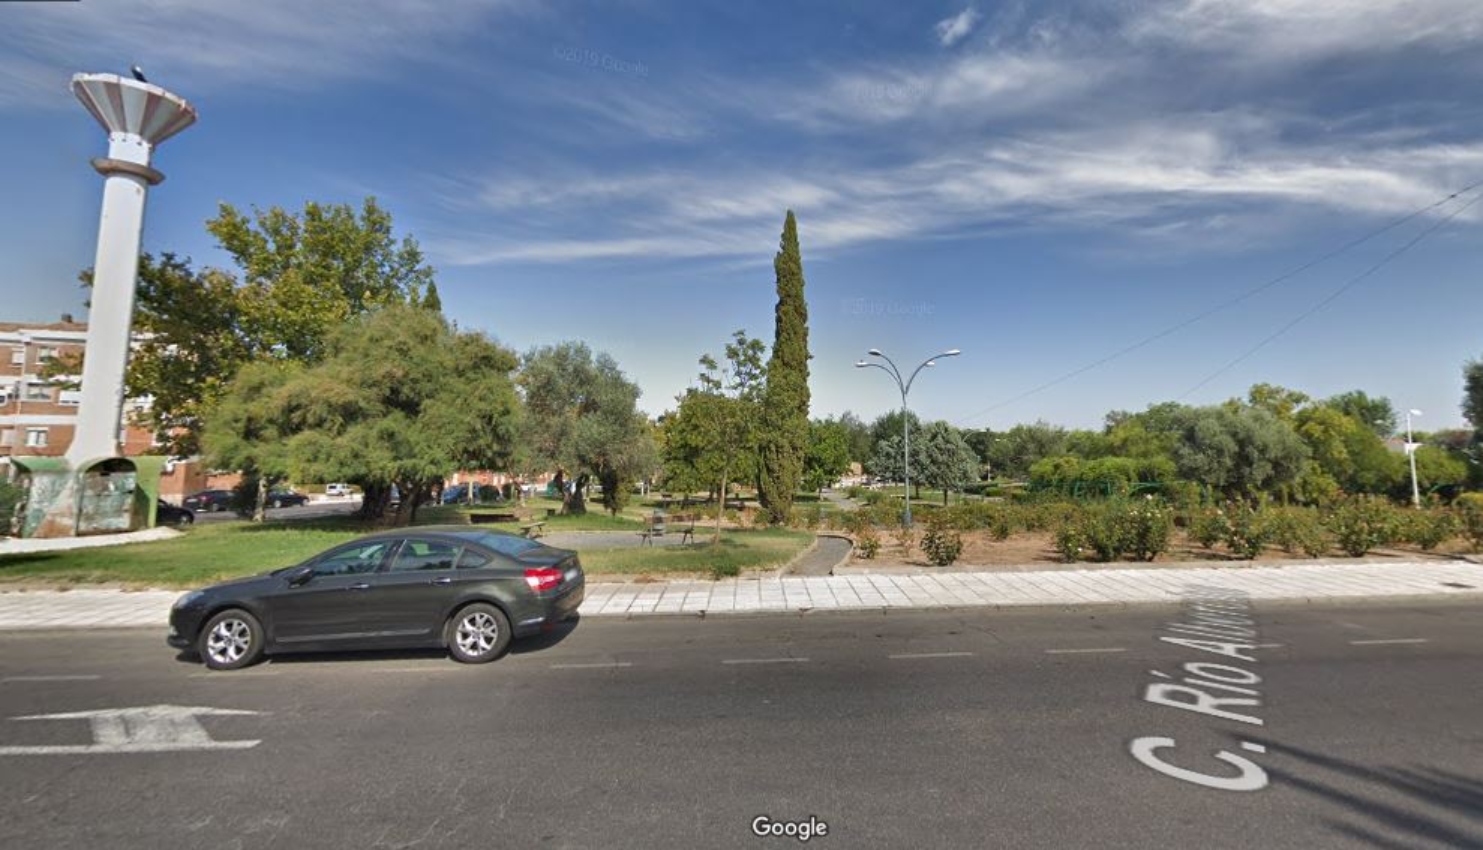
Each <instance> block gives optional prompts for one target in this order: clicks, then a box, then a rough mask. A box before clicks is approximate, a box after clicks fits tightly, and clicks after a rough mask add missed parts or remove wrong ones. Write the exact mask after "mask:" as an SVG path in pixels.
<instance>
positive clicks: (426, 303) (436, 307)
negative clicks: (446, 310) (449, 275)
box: [422, 280, 443, 313]
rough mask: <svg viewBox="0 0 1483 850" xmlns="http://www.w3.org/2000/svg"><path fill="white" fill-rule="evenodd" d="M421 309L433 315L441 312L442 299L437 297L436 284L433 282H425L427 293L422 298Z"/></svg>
mask: <svg viewBox="0 0 1483 850" xmlns="http://www.w3.org/2000/svg"><path fill="white" fill-rule="evenodd" d="M422 309H424V310H431V311H433V312H434V313H441V312H443V299H442V298H439V297H438V282H437V281H435V280H430V281H428V282H427V292H426V293H424V294H423V296H422Z"/></svg>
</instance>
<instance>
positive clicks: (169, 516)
mask: <svg viewBox="0 0 1483 850" xmlns="http://www.w3.org/2000/svg"><path fill="white" fill-rule="evenodd" d="M195 522H196V515H195V514H194V513H193V512H191V511H188V510H186V509H185V508H177V507H175V506H174V505H172V504H170V503H169V502H167V501H165V500H164V499H156V500H155V507H154V524H155V525H194V524H195Z"/></svg>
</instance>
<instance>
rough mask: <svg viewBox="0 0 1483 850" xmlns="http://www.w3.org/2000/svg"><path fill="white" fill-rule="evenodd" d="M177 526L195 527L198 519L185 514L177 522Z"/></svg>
mask: <svg viewBox="0 0 1483 850" xmlns="http://www.w3.org/2000/svg"><path fill="white" fill-rule="evenodd" d="M175 524H176V525H195V524H196V518H195V516H193V515H192V514H190V513H183V514H181V515H180V518H179V519H177V520H175Z"/></svg>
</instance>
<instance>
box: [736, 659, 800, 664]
mask: <svg viewBox="0 0 1483 850" xmlns="http://www.w3.org/2000/svg"><path fill="white" fill-rule="evenodd" d="M721 663H722V664H806V663H808V659H807V658H726V659H723V660H722V661H721Z"/></svg>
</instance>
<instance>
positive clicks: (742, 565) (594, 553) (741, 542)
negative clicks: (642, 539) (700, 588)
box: [582, 527, 814, 576]
mask: <svg viewBox="0 0 1483 850" xmlns="http://www.w3.org/2000/svg"><path fill="white" fill-rule="evenodd" d="M695 537H696V541H697V542H695V543H692V544H688V545H685V546H652V547H649V546H644V547H639V548H630V549H584V550H582V567H583V568H584V569H585V570H587V572H589V573H608V574H623V575H639V574H643V573H654V574H661V573H706V574H710V575H714V576H728V575H736V574H737V573H740V572H742V571H745V570H768V569H776V568H778V567H780V566H782V565H783V564H786V563H787V562H788V561H790V560H792V559H793V556H795V555H797V554H798V553H799V552H802V551H803V550H804V548H805V547H807V546H808V545H809V543H811V542H813V539H814V536H813V535H812V534H809V533H808V532H803V531H786V530H782V529H771V528H770V529H765V530H758V531H723V532H721V542H719V543H711V536H710V533H709V532H706V531H703V530H702V529H700V528H699V527H697V528H696V529H695Z"/></svg>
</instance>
